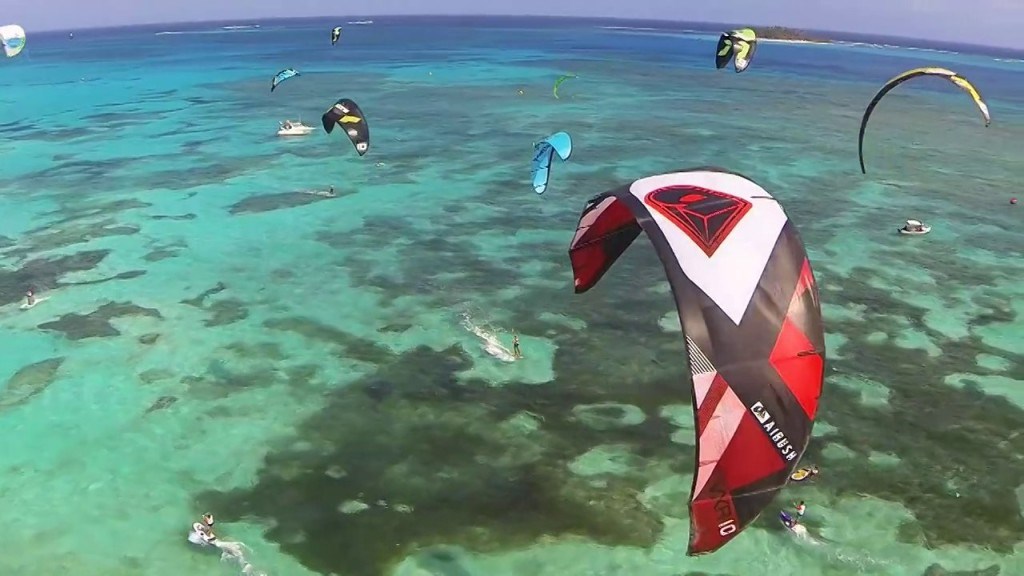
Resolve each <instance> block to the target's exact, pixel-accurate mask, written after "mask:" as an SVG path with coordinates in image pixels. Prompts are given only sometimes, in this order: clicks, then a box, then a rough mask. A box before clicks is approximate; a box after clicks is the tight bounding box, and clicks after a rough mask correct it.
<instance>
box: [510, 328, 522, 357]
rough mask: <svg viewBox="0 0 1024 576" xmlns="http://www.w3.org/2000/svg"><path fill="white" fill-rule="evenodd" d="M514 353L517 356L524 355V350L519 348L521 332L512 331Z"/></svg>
mask: <svg viewBox="0 0 1024 576" xmlns="http://www.w3.org/2000/svg"><path fill="white" fill-rule="evenodd" d="M512 355H513V356H515V357H516V358H522V357H523V351H522V350H520V349H519V334H516V333H515V332H513V333H512Z"/></svg>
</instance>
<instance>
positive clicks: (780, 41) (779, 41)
mask: <svg viewBox="0 0 1024 576" xmlns="http://www.w3.org/2000/svg"><path fill="white" fill-rule="evenodd" d="M757 41H758V42H774V43H776V44H835V42H833V41H831V40H789V39H785V38H758V39H757Z"/></svg>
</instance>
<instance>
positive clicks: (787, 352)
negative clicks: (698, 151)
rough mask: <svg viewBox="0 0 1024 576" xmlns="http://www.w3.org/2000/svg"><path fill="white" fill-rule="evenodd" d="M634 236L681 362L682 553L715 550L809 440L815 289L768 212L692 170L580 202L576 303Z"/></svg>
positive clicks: (781, 480)
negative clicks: (653, 270)
mask: <svg viewBox="0 0 1024 576" xmlns="http://www.w3.org/2000/svg"><path fill="white" fill-rule="evenodd" d="M641 232H646V233H647V236H648V238H649V239H650V240H651V243H652V244H653V245H654V249H655V251H656V252H657V254H658V256H659V257H660V258H661V261H662V264H663V265H664V267H665V272H666V274H667V276H668V280H669V284H670V286H671V288H672V294H673V296H674V297H675V301H676V308H677V310H678V312H679V319H680V324H681V326H682V330H683V332H684V334H683V335H684V340H685V343H686V344H685V346H686V351H687V353H688V355H689V366H690V378H689V382H687V384H689V385H690V386H689V387H690V388H691V393H692V397H693V407H694V421H695V424H696V430H697V438H698V439H699V440H698V441H697V448H696V458H695V462H694V476H693V487H692V492H691V495H690V543H689V548H688V554H690V555H695V554H703V553H708V552H714V551H715V550H717V549H719V548H721V547H722V546H724V545H725V544H727V543H728V542H729V541H730V540H731V539H732V538H734V537H735V536H736V534H738V533H739V532H741V531H742V530H743V529H744V528H746V527H747V526H749V525H750V524H751V523H752V522H753V521H754V520H755V519H756V518H757V517H758V515H759V514H761V512H762V511H764V509H765V508H766V507H767V506H768V505H769V504H771V502H772V500H773V499H774V498H775V496H776V495H777V494H778V492H779V490H780V489H782V487H783V486H785V485H786V482H787V481H788V480H789V478H790V475H791V474H792V473H793V472H794V470H795V469H796V466H797V464H798V463H799V461H800V457H801V456H802V455H803V452H804V450H805V449H806V448H807V443H808V441H809V440H810V438H811V428H812V426H813V424H814V417H815V414H816V413H817V410H818V399H819V397H820V395H821V389H822V382H823V379H824V363H825V334H824V329H823V325H822V319H821V308H820V304H819V301H818V289H817V285H816V284H815V280H814V274H813V273H812V272H811V265H810V262H809V261H808V259H807V253H806V252H805V250H804V246H803V243H802V242H801V241H800V236H799V234H798V232H797V229H796V226H795V225H794V224H793V223H792V222H790V221H789V219H788V218H787V216H786V213H785V212H784V211H783V210H782V206H781V205H780V204H779V203H778V201H776V200H774V199H773V198H772V197H771V195H769V194H768V192H766V191H765V190H764V189H763V188H761V187H760V186H759V185H757V184H755V183H754V182H752V181H751V180H749V179H747V178H745V177H743V176H740V175H738V174H734V173H730V172H726V171H724V170H721V169H718V168H699V169H693V170H686V171H682V172H676V173H672V174H661V175H657V176H649V177H647V178H643V179H641V180H637V181H636V182H633V183H632V184H629V185H627V186H622V187H620V188H616V189H614V190H611V191H609V192H605V193H603V194H601V195H599V196H597V197H595V198H594V199H592V200H590V201H589V202H588V203H587V206H586V207H585V208H584V210H583V213H582V215H581V216H580V221H579V226H578V228H577V230H576V235H575V236H574V237H573V240H572V244H571V245H570V247H569V258H570V260H571V262H572V269H573V276H574V279H575V286H576V293H583V292H586V291H587V290H590V289H591V288H593V287H594V285H596V284H597V283H598V281H599V280H600V279H601V277H602V276H603V275H604V273H605V272H607V271H608V269H609V268H610V267H611V266H612V264H614V263H615V260H616V259H618V257H619V256H621V255H622V253H623V252H625V250H626V248H628V247H629V245H630V244H632V242H633V240H635V239H636V238H637V237H638V236H639V235H640V233H641Z"/></svg>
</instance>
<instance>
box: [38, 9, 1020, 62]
mask: <svg viewBox="0 0 1024 576" xmlns="http://www.w3.org/2000/svg"><path fill="white" fill-rule="evenodd" d="M326 18H352V19H373V18H494V19H502V18H524V19H538V20H591V21H605V22H650V23H658V24H698V25H704V24H706V25H716V26H719V25H725V26H748V27H751V28H759V27H760V28H765V27H777V28H787V29H790V30H795V31H799V32H814V33H819V34H824V35H828V34H836V35H849V36H854V37H856V36H864V37H874V38H888V39H894V40H914V41H922V42H939V43H944V44H950V45H953V46H965V47H976V48H995V49H997V50H1006V51H1009V52H1021V50H1015V49H1013V48H1009V47H1006V46H998V45H991V44H973V43H968V42H954V41H950V40H938V39H935V38H925V37H921V36H890V35H887V34H872V33H869V32H854V31H849V30H828V29H819V28H802V27H796V26H787V25H784V24H763V23H761V24H758V23H753V22H746V23H742V24H735V23H734V24H729V23H727V22H713V21H709V20H677V19H661V18H623V17H617V16H564V15H550V14H482V13H476V14H423V13H408V14H322V15H317V16H292V17H290V16H271V17H253V18H248V19H246V18H244V17H237V18H231V19H220V18H216V19H202V20H174V21H160V22H140V23H137V24H115V25H112V26H93V25H87V26H82V27H79V28H40V29H38V30H39V32H40V33H44V34H48V33H57V32H61V33H63V32H77V31H85V30H120V29H125V28H141V27H149V26H175V25H184V24H219V23H238V22H240V21H251V22H273V21H278V20H288V21H296V20H317V19H326ZM824 39H825V40H828V38H824Z"/></svg>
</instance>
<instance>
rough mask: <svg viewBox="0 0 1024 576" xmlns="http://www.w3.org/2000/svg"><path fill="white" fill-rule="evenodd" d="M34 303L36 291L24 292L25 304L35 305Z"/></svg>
mask: <svg viewBox="0 0 1024 576" xmlns="http://www.w3.org/2000/svg"><path fill="white" fill-rule="evenodd" d="M35 304H36V293H35V292H34V291H32V290H29V291H28V292H25V305H26V306H35Z"/></svg>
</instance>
